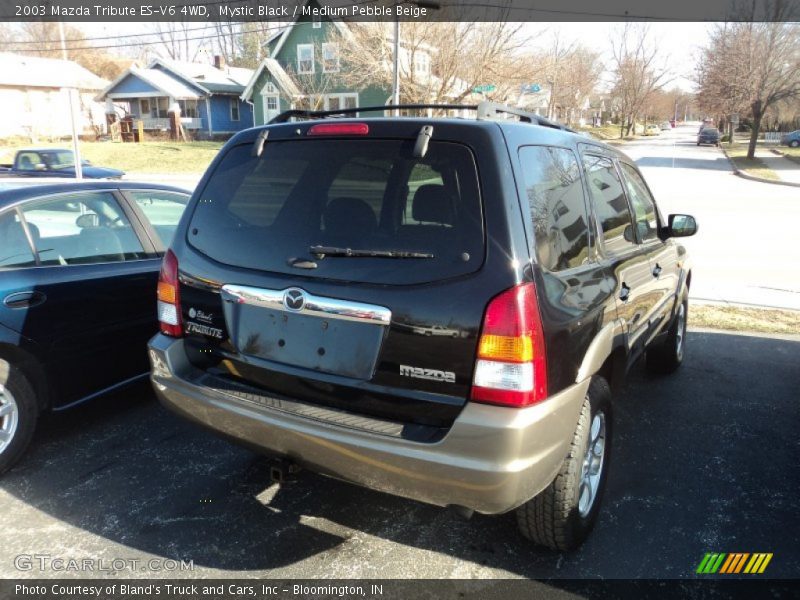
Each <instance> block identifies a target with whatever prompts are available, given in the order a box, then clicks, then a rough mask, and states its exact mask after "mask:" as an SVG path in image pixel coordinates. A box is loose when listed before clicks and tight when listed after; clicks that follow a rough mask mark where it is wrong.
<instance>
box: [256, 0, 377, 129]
mask: <svg viewBox="0 0 800 600" xmlns="http://www.w3.org/2000/svg"><path fill="white" fill-rule="evenodd" d="M306 6H307V8H312V9H313V8H319V5H318V4H317V3H316V2H315V1H313V0H312V2H310V3H309V4H308V5H306ZM348 35H350V32H349V29H348V26H347V24H346V23H344V22H342V21H340V20H338V19H333V18H330V19H329V18H327V17H315V16H312V15H302V16H300V17H299V18H298V19H297V20H296V21H295V22H294V23H292V24H291V25H289V26H287V27H286V28H285V29H282V30H281V31H279V32H278V33H276V34H275V35H273V36H272V37H271V38H270V39H269V40H267V42H266V45H267V58H265V59H264V60H263V61H262V62H261V64H260V65H259V67H258V68H257V69H256V70H255V72H254V73H253V76H252V78H251V79H250V81H249V83H248V84H247V87H246V88H245V90H244V92H243V93H242V95H241V99H242V100H244V101H245V102H248V103H251V104H252V106H253V114H254V122H255V125H262V124H265V123H267V122H269V121H270V119H272V118H274V117H275V116H277V115H278V114H280V113H281V112H283V111H285V110H290V109H293V108H312V109H315V110H338V109H340V108H358V107H359V106H381V105H384V104H386V103H387V102H388V101H389V100H390V97H391V94H392V92H391V90H390V89H380V88H378V87H367V88H366V89H353V88H352V87H349V86H348V85H347V83H346V82H345V81H343V79H342V77H341V76H340V75H339V73H341V72H342V69H344V68H345V67H344V65H343V64H342V61H341V60H340V53H339V44H338V43H337V42H335V41H331V40H335V39H337V37H339V38H340V37H344V36H348ZM380 114H381V113H374V115H365V116H378V115H380Z"/></svg>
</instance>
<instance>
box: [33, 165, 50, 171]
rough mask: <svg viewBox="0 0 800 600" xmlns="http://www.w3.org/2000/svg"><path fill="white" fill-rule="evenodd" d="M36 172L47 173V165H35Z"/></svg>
mask: <svg viewBox="0 0 800 600" xmlns="http://www.w3.org/2000/svg"><path fill="white" fill-rule="evenodd" d="M33 170H34V171H47V165H46V164H44V163H36V164H35V165H33Z"/></svg>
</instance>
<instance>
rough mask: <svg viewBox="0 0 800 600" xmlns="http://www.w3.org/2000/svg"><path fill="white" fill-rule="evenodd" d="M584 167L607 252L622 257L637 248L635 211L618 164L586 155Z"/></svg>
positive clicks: (603, 158)
mask: <svg viewBox="0 0 800 600" xmlns="http://www.w3.org/2000/svg"><path fill="white" fill-rule="evenodd" d="M583 166H584V169H585V170H586V179H587V181H588V184H589V193H590V195H591V198H592V205H593V206H594V212H595V215H596V217H597V220H598V222H599V223H600V228H601V230H602V233H603V247H604V248H605V250H606V252H608V253H611V254H619V253H622V252H626V251H628V250H630V249H632V248H634V247H636V239H635V238H634V236H633V228H632V226H633V223H632V220H631V210H630V207H629V206H628V200H627V199H626V198H625V193H624V191H623V189H622V182H621V181H620V179H619V176H618V175H617V170H616V168H615V167H614V162H613V161H612V160H611V159H609V158H605V157H603V156H593V155H584V157H583Z"/></svg>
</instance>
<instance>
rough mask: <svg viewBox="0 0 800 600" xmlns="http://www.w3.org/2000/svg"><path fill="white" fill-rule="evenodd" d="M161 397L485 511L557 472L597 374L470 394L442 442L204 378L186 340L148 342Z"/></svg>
mask: <svg viewBox="0 0 800 600" xmlns="http://www.w3.org/2000/svg"><path fill="white" fill-rule="evenodd" d="M149 349H150V352H149V354H150V361H151V366H152V373H151V379H152V381H153V385H154V387H155V390H156V393H157V395H158V397H159V399H160V400H161V402H162V404H164V405H165V406H167V407H168V408H170V409H172V410H173V411H175V412H177V413H179V414H181V415H183V416H185V417H187V418H189V419H191V420H193V421H196V422H198V423H200V424H201V425H203V426H205V427H208V428H210V429H213V430H215V431H218V432H220V433H222V434H224V435H227V436H229V437H232V438H234V439H237V440H239V441H241V442H242V443H244V444H246V445H249V446H255V447H257V448H259V449H261V450H263V451H264V452H266V453H268V454H273V455H277V456H282V457H286V458H288V459H290V460H292V461H294V462H297V463H298V464H300V465H302V466H304V467H306V468H308V469H310V470H312V471H316V472H319V473H323V474H326V475H331V476H334V477H337V478H340V479H344V480H347V481H351V482H353V483H356V484H359V485H363V486H365V487H368V488H372V489H376V490H379V491H383V492H388V493H390V494H395V495H398V496H403V497H406V498H411V499H414V500H419V501H422V502H427V503H430V504H435V505H438V506H448V505H455V506H462V507H466V508H469V509H473V510H475V511H477V512H481V513H486V514H495V513H503V512H507V511H509V510H511V509H513V508H516V507H517V506H519V505H520V504H523V503H524V502H526V501H527V500H529V499H530V498H532V497H533V496H535V495H536V494H538V493H539V492H540V491H542V490H543V489H544V488H545V487H547V485H548V484H549V483H550V482H551V481H552V480H553V478H554V477H555V475H556V473H557V472H558V469H559V468H560V466H561V463H562V461H563V459H564V457H565V456H566V454H567V450H568V447H569V443H570V441H571V440H572V436H573V433H574V430H575V426H576V424H577V421H578V415H579V413H580V409H581V405H582V403H583V399H584V397H585V395H586V390H587V388H588V386H589V380H588V379H587V380H585V381H583V382H581V383H578V384H576V385H574V386H572V387H570V388H568V389H566V390H564V391H562V392H560V393H559V394H556V395H555V396H553V397H551V398H549V399H548V400H546V401H545V402H542V403H541V404H538V405H535V406H532V407H528V408H524V409H512V408H503V407H497V406H488V405H482V404H476V403H471V402H470V403H467V405H466V406H465V407H464V409H463V411H462V412H461V414H460V415H459V416H458V418H457V419H456V420H455V422H454V423H453V425H452V427H451V428H450V430H449V431H448V433H447V434H446V435H445V436H444V438H443V439H441V440H440V441H438V442H435V443H420V442H414V441H410V440H406V439H402V438H399V437H392V436H387V435H381V434H377V433H373V432H369V431H364V430H361V429H352V428H348V427H344V426H341V425H334V424H332V423H328V422H325V421H321V420H317V419H311V418H308V417H302V416H299V415H296V414H293V413H290V412H286V411H283V410H278V409H273V408H267V407H264V406H260V405H257V404H253V403H251V402H247V401H243V400H241V399H240V398H238V397H236V396H232V395H229V394H226V393H224V392H220V391H219V390H214V389H210V388H208V387H205V386H201V385H196V384H194V383H192V382H191V381H189V380H188V379H187V377H186V376H185V375H184V376H182V374H188V373H190V372H191V369H192V367H191V366H190V365H189V364H188V362H187V361H186V354H185V352H184V349H183V342H182V340H175V339H172V338H169V337H166V336H163V335H161V334H158V335H156V336H155V337H154V338H153V339H152V340H151V341H150V344H149Z"/></svg>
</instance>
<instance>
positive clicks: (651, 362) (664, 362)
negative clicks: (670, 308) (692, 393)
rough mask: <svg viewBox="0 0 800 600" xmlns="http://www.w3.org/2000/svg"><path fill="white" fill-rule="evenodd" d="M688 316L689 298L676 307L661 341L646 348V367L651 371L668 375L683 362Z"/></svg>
mask: <svg viewBox="0 0 800 600" xmlns="http://www.w3.org/2000/svg"><path fill="white" fill-rule="evenodd" d="M688 316H689V300H688V299H684V300H683V302H681V305H680V306H679V307H678V314H677V315H675V321H674V322H673V323H672V327H670V329H669V333H667V338H666V339H665V340H664V342H663V343H660V344H658V345H657V346H653V347H652V348H648V349H647V358H646V361H647V369H648V370H649V371H650V372H651V373H657V374H659V375H669V374H670V373H674V372H675V371H676V370H677V369H678V367H680V366H681V364H682V363H683V355H684V352H685V350H686V320H687V317H688Z"/></svg>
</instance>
